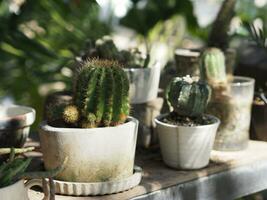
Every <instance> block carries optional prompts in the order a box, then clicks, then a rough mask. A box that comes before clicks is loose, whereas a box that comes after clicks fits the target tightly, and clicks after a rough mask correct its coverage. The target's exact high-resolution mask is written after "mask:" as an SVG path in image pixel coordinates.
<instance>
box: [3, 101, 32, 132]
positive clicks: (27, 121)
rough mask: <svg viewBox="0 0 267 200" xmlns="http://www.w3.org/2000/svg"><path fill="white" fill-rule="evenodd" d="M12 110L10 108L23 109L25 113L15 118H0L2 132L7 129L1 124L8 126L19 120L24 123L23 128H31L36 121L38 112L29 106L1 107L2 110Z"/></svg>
mask: <svg viewBox="0 0 267 200" xmlns="http://www.w3.org/2000/svg"><path fill="white" fill-rule="evenodd" d="M1 107H2V108H5V109H10V108H17V109H23V110H24V112H23V113H22V114H18V115H14V116H6V117H0V130H3V129H5V127H2V126H1V124H6V123H8V122H9V121H13V120H17V121H23V122H24V123H23V126H24V127H25V126H30V125H32V124H33V122H34V120H35V115H36V111H35V109H34V108H31V107H28V106H21V105H9V106H4V105H1V106H0V108H1Z"/></svg>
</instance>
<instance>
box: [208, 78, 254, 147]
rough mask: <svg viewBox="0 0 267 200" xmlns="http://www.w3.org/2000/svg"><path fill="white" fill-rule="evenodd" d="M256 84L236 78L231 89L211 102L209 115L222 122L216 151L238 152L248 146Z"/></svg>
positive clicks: (249, 79)
mask: <svg viewBox="0 0 267 200" xmlns="http://www.w3.org/2000/svg"><path fill="white" fill-rule="evenodd" d="M254 83H255V80H254V79H252V78H248V77H240V76H235V77H233V81H232V83H230V85H229V89H228V90H227V91H224V94H223V95H221V96H219V97H217V98H212V100H211V101H210V103H209V106H208V113H210V114H213V115H215V116H216V117H218V118H219V119H220V120H221V124H220V126H219V129H218V132H217V135H216V139H215V144H214V149H215V150H219V151H238V150H243V149H245V148H246V147H247V146H248V141H249V126H250V118H251V106H252V102H253V95H254Z"/></svg>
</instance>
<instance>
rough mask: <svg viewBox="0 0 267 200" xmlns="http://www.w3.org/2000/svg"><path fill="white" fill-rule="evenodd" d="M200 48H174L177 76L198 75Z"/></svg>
mask: <svg viewBox="0 0 267 200" xmlns="http://www.w3.org/2000/svg"><path fill="white" fill-rule="evenodd" d="M199 56H200V50H196V51H195V50H191V49H176V50H175V53H174V58H175V63H176V71H177V75H178V76H186V75H190V76H199V73H200V72H199Z"/></svg>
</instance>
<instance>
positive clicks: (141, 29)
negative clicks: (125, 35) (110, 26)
mask: <svg viewBox="0 0 267 200" xmlns="http://www.w3.org/2000/svg"><path fill="white" fill-rule="evenodd" d="M131 1H132V4H133V5H132V8H131V9H130V10H129V12H128V13H127V15H126V16H125V17H124V18H122V19H121V21H120V23H121V24H122V25H124V26H126V27H129V28H132V29H134V30H135V31H137V32H138V33H139V34H142V35H143V36H147V35H148V33H149V31H150V29H152V28H153V27H154V26H155V25H156V24H157V23H158V22H159V21H164V20H167V19H169V18H170V17H172V16H173V15H176V14H181V15H183V16H184V17H185V18H186V21H187V24H188V28H189V29H191V30H195V29H197V28H198V24H197V19H196V17H195V16H194V14H193V6H192V3H191V1H190V0H131Z"/></svg>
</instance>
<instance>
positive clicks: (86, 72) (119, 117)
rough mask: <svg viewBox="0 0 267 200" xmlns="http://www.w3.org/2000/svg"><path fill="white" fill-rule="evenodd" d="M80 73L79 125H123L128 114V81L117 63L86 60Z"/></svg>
mask: <svg viewBox="0 0 267 200" xmlns="http://www.w3.org/2000/svg"><path fill="white" fill-rule="evenodd" d="M82 65H83V66H82V67H81V70H80V71H79V72H78V74H77V80H76V87H75V91H74V104H75V105H76V106H77V108H78V110H79V113H80V115H81V117H80V126H81V127H83V128H92V127H98V126H115V125H118V124H121V123H124V122H125V120H126V119H127V116H128V114H129V99H128V92H129V81H128V78H127V75H126V74H125V72H124V71H123V69H122V67H121V66H120V65H119V64H118V63H117V62H115V61H109V60H98V59H93V60H87V61H85V62H84V63H83V64H82Z"/></svg>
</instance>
